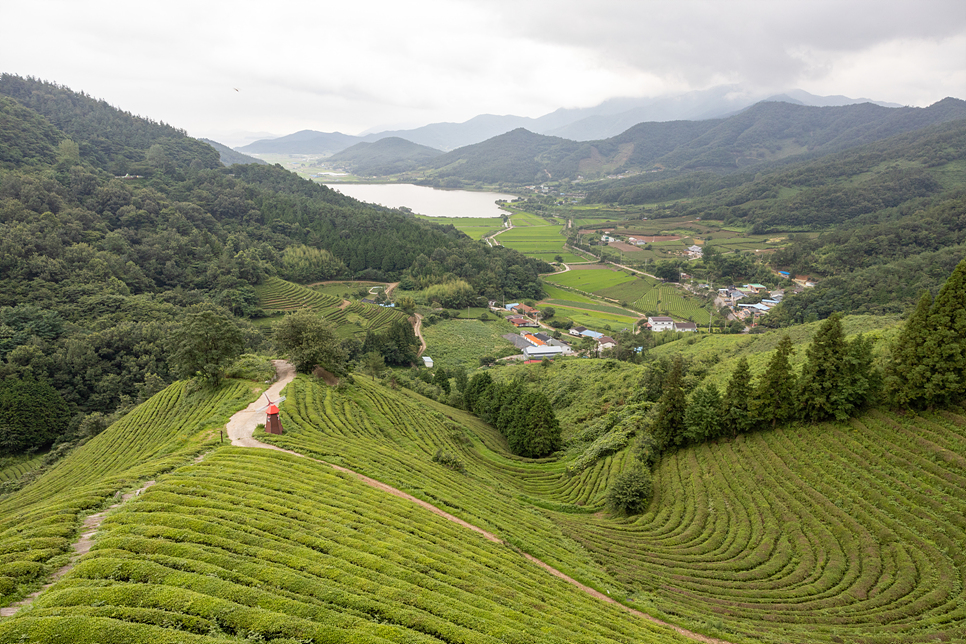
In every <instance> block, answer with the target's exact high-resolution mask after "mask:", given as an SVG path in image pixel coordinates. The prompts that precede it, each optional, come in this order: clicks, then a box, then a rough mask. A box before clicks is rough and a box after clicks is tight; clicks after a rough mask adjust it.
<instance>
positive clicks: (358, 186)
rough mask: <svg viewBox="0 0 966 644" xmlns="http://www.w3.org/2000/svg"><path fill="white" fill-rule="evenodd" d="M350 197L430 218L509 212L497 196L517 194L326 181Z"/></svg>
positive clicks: (493, 214) (397, 184)
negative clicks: (402, 208)
mask: <svg viewBox="0 0 966 644" xmlns="http://www.w3.org/2000/svg"><path fill="white" fill-rule="evenodd" d="M325 185H327V186H328V187H330V188H332V189H333V190H338V191H339V192H341V193H342V194H344V195H346V196H347V197H352V198H353V199H358V200H359V201H367V202H369V203H376V204H379V205H381V206H386V207H387V208H399V207H401V206H406V207H407V208H411V209H412V211H413V212H414V213H417V214H420V215H427V216H429V217H500V216H502V215H504V214H506V211H505V210H501V209H500V207H499V206H497V205H496V200H497V199H503V200H505V201H512V200H513V199H515V198H516V197H515V196H514V195H504V194H500V193H497V192H470V191H469V190H437V189H436V188H428V187H426V186H415V185H413V184H411V183H327V184H325Z"/></svg>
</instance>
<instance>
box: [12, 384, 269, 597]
mask: <svg viewBox="0 0 966 644" xmlns="http://www.w3.org/2000/svg"><path fill="white" fill-rule="evenodd" d="M185 384H186V383H183V382H181V383H176V384H174V385H172V386H170V387H168V388H167V389H165V390H164V391H162V392H161V393H159V394H157V395H156V396H154V397H152V398H151V399H150V400H149V401H147V402H146V403H144V404H142V405H140V406H138V407H137V408H136V409H135V410H134V411H132V412H131V413H130V414H128V415H127V416H125V417H124V418H123V419H121V420H120V421H118V422H117V423H115V424H114V425H112V426H111V427H110V428H109V429H107V430H105V431H104V432H103V433H101V434H99V435H97V436H96V437H95V438H93V439H91V441H90V442H89V443H87V444H86V445H85V446H84V447H83V448H81V449H78V450H76V451H75V452H73V453H72V454H71V455H69V456H68V457H66V458H65V459H64V460H62V461H60V462H59V463H58V464H57V465H56V466H55V467H53V468H52V469H51V470H50V471H49V472H48V473H46V474H45V475H44V476H43V477H41V478H40V479H39V480H37V481H36V482H34V483H33V484H31V485H29V486H27V487H26V488H24V489H23V490H21V491H20V492H17V493H15V494H12V495H10V496H9V497H7V498H5V499H4V500H3V501H2V502H0V594H2V596H3V602H4V604H6V603H9V602H11V601H15V600H17V599H20V598H21V597H23V596H24V595H25V594H27V593H28V592H30V591H31V590H33V589H34V588H35V587H36V586H39V584H40V581H41V580H42V579H44V578H45V577H46V576H48V575H49V574H51V573H52V572H53V571H54V570H56V569H57V568H59V567H60V566H61V565H63V564H64V563H66V553H67V552H68V551H69V549H70V543H71V542H72V541H73V540H74V538H75V535H76V532H77V529H78V527H79V525H80V519H79V516H78V515H79V513H88V512H92V511H94V510H96V509H98V508H100V507H101V506H103V505H105V504H108V500H109V499H111V498H112V497H113V496H114V495H115V494H116V493H119V492H120V491H122V490H125V489H131V488H135V487H137V485H136V484H137V483H138V482H139V481H144V480H147V479H150V478H152V477H154V476H156V475H158V474H160V473H162V472H165V471H167V470H170V469H172V468H173V467H176V466H178V465H181V464H182V463H184V462H186V461H188V460H190V459H191V458H192V457H193V456H194V455H195V454H197V453H198V452H199V451H201V450H203V449H205V448H206V445H212V444H214V443H215V442H216V441H217V438H218V429H219V427H224V424H225V422H226V421H227V420H228V417H229V415H230V414H231V413H233V412H234V411H236V410H237V409H238V408H239V406H242V407H243V406H244V405H245V404H247V401H248V400H249V399H250V398H251V397H252V393H251V383H247V384H242V383H239V382H233V383H229V384H227V385H225V386H223V387H222V388H221V389H220V390H218V392H216V393H211V394H199V393H194V394H192V393H189V391H188V389H187V388H186V386H185Z"/></svg>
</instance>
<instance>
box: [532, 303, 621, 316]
mask: <svg viewBox="0 0 966 644" xmlns="http://www.w3.org/2000/svg"><path fill="white" fill-rule="evenodd" d="M588 299H589V298H588ZM541 304H545V305H549V306H552V307H554V308H556V307H558V306H566V307H569V308H574V309H586V310H588V311H597V312H599V313H609V314H612V315H619V316H622V317H625V316H631V315H632V313H631V312H630V311H626V310H624V309H622V308H620V307H618V306H610V305H607V304H601V303H600V302H594V301H591V302H574V301H572V300H542V301H541Z"/></svg>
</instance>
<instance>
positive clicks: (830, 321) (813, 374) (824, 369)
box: [798, 313, 852, 421]
mask: <svg viewBox="0 0 966 644" xmlns="http://www.w3.org/2000/svg"><path fill="white" fill-rule="evenodd" d="M847 354H848V344H847V343H846V341H845V332H844V331H843V330H842V316H841V315H839V314H838V313H833V314H832V315H830V316H829V317H828V318H827V319H826V320H825V322H823V323H822V326H820V327H819V329H818V332H817V333H816V334H815V337H814V338H812V342H811V344H809V345H808V349H806V350H805V355H806V356H807V362H806V363H805V368H804V369H803V370H802V377H801V379H799V387H798V407H799V410H800V411H801V412H802V414H803V415H804V417H805V418H807V419H808V420H812V421H819V420H826V419H828V418H836V419H838V420H845V419H846V418H848V417H849V414H850V413H851V411H852V406H851V403H850V401H849V393H848V391H847V388H848V384H849V383H848V374H849V373H850V370H849V369H848V365H847V358H846V356H847Z"/></svg>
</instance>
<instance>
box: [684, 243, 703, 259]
mask: <svg viewBox="0 0 966 644" xmlns="http://www.w3.org/2000/svg"><path fill="white" fill-rule="evenodd" d="M702 255H704V251H703V250H701V247H700V246H698V245H697V244H695V245H694V246H688V257H690V258H691V259H698V258H699V257H701V256H702Z"/></svg>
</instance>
